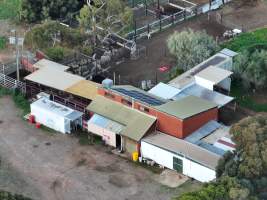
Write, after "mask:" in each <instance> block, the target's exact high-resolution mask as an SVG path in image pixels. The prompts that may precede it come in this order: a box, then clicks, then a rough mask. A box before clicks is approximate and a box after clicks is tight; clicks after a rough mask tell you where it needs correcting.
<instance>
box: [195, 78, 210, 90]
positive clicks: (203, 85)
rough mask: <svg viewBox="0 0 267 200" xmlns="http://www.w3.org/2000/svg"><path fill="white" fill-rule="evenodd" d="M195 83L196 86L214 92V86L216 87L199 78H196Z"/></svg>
mask: <svg viewBox="0 0 267 200" xmlns="http://www.w3.org/2000/svg"><path fill="white" fill-rule="evenodd" d="M195 81H196V84H198V85H200V86H202V87H204V88H207V89H209V90H212V91H213V86H214V83H213V82H211V81H209V80H206V79H204V78H201V77H199V76H195Z"/></svg>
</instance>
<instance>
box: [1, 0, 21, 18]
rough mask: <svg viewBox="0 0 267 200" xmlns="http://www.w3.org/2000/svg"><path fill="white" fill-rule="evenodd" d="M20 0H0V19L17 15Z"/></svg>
mask: <svg viewBox="0 0 267 200" xmlns="http://www.w3.org/2000/svg"><path fill="white" fill-rule="evenodd" d="M20 7H21V0H0V20H1V19H14V18H16V17H17V16H18V15H19V12H20Z"/></svg>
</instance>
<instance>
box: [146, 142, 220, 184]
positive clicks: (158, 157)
mask: <svg viewBox="0 0 267 200" xmlns="http://www.w3.org/2000/svg"><path fill="white" fill-rule="evenodd" d="M141 155H142V157H144V158H148V159H151V160H154V161H155V162H156V163H158V164H160V165H162V166H164V167H166V168H169V169H173V157H177V158H179V159H181V160H182V161H183V174H184V175H186V176H189V177H191V178H194V179H196V180H198V181H201V182H208V181H211V180H213V179H215V178H216V172H215V170H213V169H210V168H208V167H205V166H203V165H201V164H199V163H197V162H194V161H192V160H190V159H188V158H186V157H183V156H182V155H178V154H175V153H172V152H170V151H167V150H164V149H162V148H159V147H157V146H154V145H152V144H149V143H146V142H144V141H142V142H141Z"/></svg>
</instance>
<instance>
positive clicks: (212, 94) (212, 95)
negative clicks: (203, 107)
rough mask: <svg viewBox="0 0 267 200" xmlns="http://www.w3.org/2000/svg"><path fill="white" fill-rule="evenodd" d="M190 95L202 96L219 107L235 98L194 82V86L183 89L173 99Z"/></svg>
mask: <svg viewBox="0 0 267 200" xmlns="http://www.w3.org/2000/svg"><path fill="white" fill-rule="evenodd" d="M190 95H192V96H196V97H200V98H202V99H205V100H207V101H211V102H213V103H215V104H217V105H219V107H222V106H224V105H226V104H228V103H230V102H231V101H233V100H234V98H233V97H230V96H226V95H224V94H221V93H219V92H216V91H211V90H209V89H207V88H204V87H202V86H200V85H197V84H193V85H192V86H190V87H188V88H186V89H184V90H182V92H180V93H179V94H177V95H176V96H175V97H173V98H172V99H173V100H179V99H181V98H184V97H186V96H190Z"/></svg>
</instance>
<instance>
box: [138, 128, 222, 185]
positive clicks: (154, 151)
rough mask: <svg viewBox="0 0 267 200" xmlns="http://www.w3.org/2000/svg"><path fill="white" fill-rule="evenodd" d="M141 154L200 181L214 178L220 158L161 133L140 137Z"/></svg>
mask: <svg viewBox="0 0 267 200" xmlns="http://www.w3.org/2000/svg"><path fill="white" fill-rule="evenodd" d="M141 155H142V157H143V158H146V159H151V160H154V161H155V162H156V163H158V164H160V165H162V166H164V167H167V168H169V169H174V170H176V171H177V172H179V173H183V174H184V175H186V176H189V177H191V178H194V179H196V180H198V181H201V182H208V181H212V180H213V179H215V178H216V172H215V168H216V165H217V163H218V160H219V159H220V156H219V155H217V154H215V153H213V152H210V151H208V150H206V149H203V148H201V147H199V146H197V145H195V144H192V143H189V142H187V141H185V140H181V139H178V138H175V137H172V136H169V135H166V134H163V133H157V134H155V135H151V136H148V137H146V138H144V139H142V140H141Z"/></svg>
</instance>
